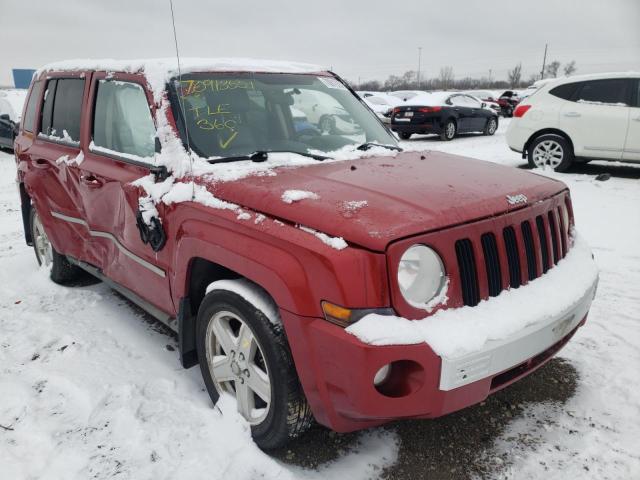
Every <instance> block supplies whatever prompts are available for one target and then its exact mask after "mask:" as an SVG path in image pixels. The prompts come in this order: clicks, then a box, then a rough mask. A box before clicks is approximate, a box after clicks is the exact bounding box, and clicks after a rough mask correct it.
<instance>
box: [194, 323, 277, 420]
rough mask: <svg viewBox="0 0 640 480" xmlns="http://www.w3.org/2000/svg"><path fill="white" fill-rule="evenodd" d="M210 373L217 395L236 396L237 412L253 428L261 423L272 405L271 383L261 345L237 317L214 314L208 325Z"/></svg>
mask: <svg viewBox="0 0 640 480" xmlns="http://www.w3.org/2000/svg"><path fill="white" fill-rule="evenodd" d="M205 346H206V353H207V363H208V365H209V372H210V373H211V377H212V379H213V382H214V384H215V387H216V390H218V393H220V394H222V392H226V393H229V394H230V395H232V396H233V397H235V399H236V402H237V406H238V412H239V413H240V414H241V415H242V416H243V417H244V418H245V419H246V420H247V421H248V422H249V423H250V424H252V425H256V424H259V423H261V422H262V421H263V420H264V419H265V418H266V417H267V415H268V413H269V407H270V405H271V381H270V377H269V370H268V368H267V365H266V361H265V357H264V355H263V352H262V349H261V348H260V344H259V343H258V340H257V339H256V337H255V335H254V334H253V331H252V330H251V328H250V327H249V325H248V324H247V323H246V322H244V321H243V320H242V318H240V317H239V316H238V315H237V314H235V313H232V312H229V311H220V312H217V313H216V314H215V315H214V316H213V317H212V318H211V319H210V320H209V324H208V325H207V333H206V343H205Z"/></svg>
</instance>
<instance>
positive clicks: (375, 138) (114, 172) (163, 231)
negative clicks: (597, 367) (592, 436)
mask: <svg viewBox="0 0 640 480" xmlns="http://www.w3.org/2000/svg"><path fill="white" fill-rule="evenodd" d="M145 72H151V73H150V74H149V75H147V74H146V73H145ZM305 93H306V94H305ZM309 93H314V94H315V95H308V94H309ZM337 107H339V108H340V109H342V110H343V111H344V112H346V114H347V115H349V117H350V118H351V119H353V122H354V123H355V124H357V126H358V127H359V128H358V130H359V131H360V132H361V133H360V134H355V135H354V134H342V133H326V132H325V134H319V133H318V132H313V131H309V130H308V129H302V130H298V129H297V128H296V127H295V125H294V116H297V117H298V118H301V117H302V116H301V115H300V113H299V112H309V111H313V110H314V109H315V110H316V111H317V112H323V111H331V110H334V109H335V108H337ZM292 108H293V110H292ZM305 116H306V114H305ZM494 117H495V116H494ZM492 118H493V117H492ZM15 143H16V152H17V155H16V162H17V169H18V176H17V179H18V187H19V192H20V198H21V205H22V210H21V211H22V218H23V221H24V227H25V239H26V242H27V243H28V244H29V245H33V248H34V251H35V256H36V259H37V262H38V263H39V264H41V265H42V266H43V267H42V268H47V269H48V270H49V274H50V277H51V279H52V280H53V281H54V282H58V283H65V282H70V281H72V280H73V279H74V278H76V276H77V275H78V274H79V273H80V272H81V271H82V270H84V271H86V272H89V273H91V274H92V275H94V276H96V277H97V278H98V279H101V280H103V281H104V282H106V283H107V284H108V285H110V286H111V287H113V288H114V289H116V290H117V291H118V292H120V293H121V294H122V295H124V296H125V297H127V298H129V299H130V300H131V301H132V302H134V303H136V304H138V305H139V306H140V307H142V308H143V309H145V310H147V311H148V312H149V313H150V314H152V315H153V316H155V317H156V318H158V319H159V320H160V321H162V322H164V323H165V324H166V325H168V327H169V328H171V329H172V330H174V331H175V332H176V333H177V336H178V345H179V355H180V360H181V362H182V364H183V366H184V367H191V366H194V365H197V364H199V365H200V370H201V372H202V375H203V378H204V384H205V387H206V389H207V392H208V393H209V395H210V397H211V400H212V401H213V403H214V404H215V403H216V402H217V401H218V399H219V397H220V396H221V395H228V396H229V398H230V399H234V400H235V402H236V404H237V409H238V412H239V414H240V415H242V416H243V417H244V418H245V419H246V421H247V423H248V424H249V425H250V428H251V432H252V435H253V438H254V439H255V441H256V443H257V444H258V445H259V446H260V447H262V448H273V447H277V446H281V445H283V444H284V443H285V442H287V441H288V440H289V439H290V438H292V437H295V436H297V435H299V434H300V433H301V432H302V431H304V430H305V428H306V427H308V426H309V424H310V422H311V421H312V419H313V418H315V419H316V420H317V421H318V422H319V423H321V424H323V425H325V426H327V427H329V428H332V429H334V430H336V431H339V432H348V431H353V430H359V429H363V428H368V427H371V426H374V425H379V424H382V423H385V422H388V421H390V420H393V419H397V418H427V417H428V418H432V417H438V416H441V415H445V414H447V413H450V412H453V411H456V410H460V409H462V408H465V407H467V406H469V405H473V404H475V403H478V402H481V401H483V400H484V399H485V398H486V397H487V396H488V395H489V394H491V393H492V392H495V391H497V390H499V389H501V388H503V387H505V386H506V385H508V384H510V383H512V382H514V381H516V380H518V379H520V378H522V377H524V376H526V375H528V374H529V373H531V372H532V371H534V370H535V369H537V368H538V367H539V366H541V365H543V364H544V363H545V362H546V361H547V360H549V358H550V357H551V356H553V355H554V354H555V353H556V352H557V351H558V350H559V349H560V348H561V347H562V346H563V345H564V344H565V343H566V342H567V341H568V340H569V338H571V336H572V335H573V334H574V332H575V331H576V330H577V328H578V327H579V326H580V325H582V324H583V323H584V321H585V319H586V315H587V311H588V310H589V306H590V304H591V299H592V297H593V293H594V291H595V288H596V280H597V279H596V277H595V276H594V275H586V273H585V272H587V271H589V266H588V265H587V263H589V262H591V263H589V265H592V270H595V266H593V261H592V258H591V252H590V251H589V249H588V248H586V250H585V248H584V247H582V246H580V247H578V246H576V245H582V244H578V243H577V240H576V243H574V242H573V241H572V238H573V237H571V238H570V232H572V231H573V223H574V222H573V214H572V210H571V203H570V195H569V190H568V189H567V187H566V185H564V184H563V183H561V182H559V181H557V180H551V179H548V178H545V177H543V176H540V175H534V174H531V173H529V172H524V171H521V170H519V169H514V168H509V167H505V166H500V165H497V164H494V163H490V162H480V161H477V160H471V159H464V158H461V157H456V156H453V155H447V154H444V153H437V152H431V153H421V152H401V151H399V150H400V149H399V148H398V146H397V144H396V140H395V138H394V137H393V135H391V134H390V133H389V131H388V130H387V129H386V128H384V126H383V125H382V124H381V123H380V121H379V120H378V119H377V118H376V117H375V115H373V114H372V113H371V111H370V110H369V109H367V108H365V106H364V105H363V104H362V102H361V100H360V99H359V98H358V97H357V96H356V95H355V94H354V93H353V92H352V91H351V90H350V89H349V88H348V86H347V85H346V84H345V83H344V82H343V81H342V80H341V79H340V78H338V77H336V76H335V75H334V74H332V73H330V72H327V71H322V69H321V68H320V67H317V66H314V65H306V64H289V63H286V62H267V61H260V62H256V63H251V61H248V60H235V61H234V60H230V59H222V60H220V61H216V60H207V61H204V60H202V59H196V60H190V59H182V62H181V74H179V73H178V69H177V67H176V66H175V65H174V64H172V63H168V62H167V61H166V60H165V61H153V60H148V61H127V62H117V61H113V60H105V61H99V60H91V61H86V62H85V63H83V62H79V61H74V62H62V63H59V64H52V65H49V66H47V67H44V68H42V69H40V70H39V71H38V72H36V75H35V77H34V81H33V83H32V85H31V88H30V94H29V98H28V101H27V106H26V109H25V114H24V119H23V122H22V123H21V128H20V133H19V135H18V137H17V138H16V142H15ZM336 151H337V152H338V153H337V154H336V153H335V152H336ZM332 152H333V153H332ZM340 152H345V153H344V154H340ZM331 154H333V155H336V156H335V157H329V155H331ZM340 155H342V156H340ZM427 156H428V161H425V160H426V159H427ZM194 178H195V181H194ZM565 259H566V260H565ZM575 269H578V271H579V272H580V274H579V275H578V274H577V273H575ZM549 271H551V272H557V273H555V275H556V277H552V276H546V278H545V274H546V273H547V272H549ZM567 275H570V276H571V278H577V277H579V279H580V282H577V281H576V282H571V284H570V285H562V286H561V287H562V288H563V289H564V288H565V287H566V289H565V290H563V292H564V293H563V295H561V296H558V295H556V296H554V302H553V311H552V312H546V311H543V310H540V309H539V307H540V305H541V302H540V295H541V293H540V292H541V290H540V289H541V288H543V291H544V285H548V282H549V281H551V282H552V281H553V278H560V279H562V278H565V277H566V276H567ZM557 276H559V277H557ZM539 277H540V278H539ZM534 280H535V281H534ZM552 287H553V285H552ZM558 288H560V287H558ZM508 290H511V291H510V292H507V291H508ZM516 290H517V293H518V295H517V296H515V297H514V296H513V292H514V291H516ZM554 291H557V289H554ZM499 295H503V296H504V298H502V297H501V298H500V299H499V300H498V299H494V298H493V297H496V296H499ZM481 300H482V302H481ZM542 303H543V304H544V305H546V303H545V302H542ZM464 306H466V307H467V308H461V307H464ZM85 308H86V309H87V312H88V314H90V312H91V305H85ZM487 308H489V309H490V312H491V314H490V315H489V317H490V322H488V323H486V322H484V323H483V322H482V321H480V320H479V319H478V318H477V317H476V314H478V313H480V312H485V313H484V315H485V316H486V315H487V313H486V309H487ZM545 308H546V307H545ZM465 312H467V313H465ZM448 313H449V314H453V315H468V316H467V317H466V318H468V320H469V321H468V322H467V323H466V324H465V325H466V326H465V327H456V328H464V335H461V336H460V335H454V331H453V330H455V328H454V329H452V332H451V337H452V339H453V340H456V341H457V340H459V339H460V338H463V339H464V338H473V339H474V343H473V345H472V346H469V347H467V348H466V349H463V350H459V349H456V350H453V351H450V352H448V353H447V354H446V355H445V354H444V353H441V352H442V351H441V350H440V348H441V346H442V341H441V342H440V343H439V345H440V347H437V346H436V344H435V343H434V342H433V341H427V340H424V339H423V340H419V341H417V342H415V341H408V342H407V341H404V342H403V341H399V342H397V343H394V344H392V345H385V346H377V345H376V344H375V342H368V341H365V340H362V339H361V338H360V336H359V334H358V333H357V332H355V331H354V330H353V328H355V327H358V326H359V325H360V326H363V325H365V326H366V325H367V323H366V322H369V321H379V320H381V321H382V324H381V325H380V326H379V328H377V329H374V330H375V331H378V332H381V333H383V334H384V333H385V332H388V333H397V332H399V331H406V330H403V329H402V328H401V329H400V330H398V329H397V328H395V326H396V325H398V322H401V323H402V322H406V323H408V324H410V326H412V327H411V328H413V326H417V325H423V326H424V328H425V330H424V331H425V332H428V331H429V328H430V327H429V323H428V320H429V319H427V320H424V322H423V323H420V322H413V321H410V320H407V319H414V320H417V319H422V318H425V317H429V316H430V315H436V314H443V315H446V314H448ZM443 320H445V321H446V317H445V318H443ZM33 321H37V319H33ZM98 321H99V320H98ZM385 324H386V326H385ZM454 324H455V325H459V322H458V321H455V322H454ZM497 325H503V327H505V328H502V329H498V330H496V326H497ZM26 328H28V326H27V327H26ZM486 328H490V329H491V330H490V332H489V331H485V330H483V329H486ZM498 331H499V332H500V335H499V336H498V337H496V332H498ZM483 332H484V333H483ZM483 335H484V336H488V337H487V340H486V341H479V339H480V338H481V337H482V336H483ZM446 337H447V338H448V335H447V336H446ZM447 341H449V340H447ZM438 352H440V353H438ZM123 361H124V360H123Z"/></svg>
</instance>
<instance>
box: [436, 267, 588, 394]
mask: <svg viewBox="0 0 640 480" xmlns="http://www.w3.org/2000/svg"><path fill="white" fill-rule="evenodd" d="M597 284H598V280H597V279H596V280H595V281H594V283H593V284H592V285H591V287H590V288H589V289H588V290H587V291H586V292H585V294H584V295H583V296H582V297H581V298H580V299H578V300H577V301H576V302H574V303H573V304H572V305H571V306H569V307H568V308H567V309H566V310H564V311H563V312H561V313H560V314H558V315H557V316H554V317H552V318H551V319H550V320H549V321H548V322H546V323H543V324H534V325H530V326H529V327H526V328H524V329H522V330H520V331H519V332H518V333H517V334H514V335H512V336H510V337H509V338H506V339H503V340H491V341H488V342H487V343H486V344H485V345H484V346H483V348H482V349H481V350H479V351H476V352H474V353H470V354H467V355H462V356H459V357H442V368H441V370H440V390H444V391H447V390H453V389H454V388H458V387H462V386H464V385H467V384H469V383H473V382H475V381H477V380H481V379H483V378H486V377H489V376H492V375H495V374H498V373H500V372H504V371H505V370H509V369H510V368H513V367H515V366H517V365H519V364H521V363H522V362H524V361H526V360H528V359H530V358H532V357H535V356H536V355H537V354H539V353H541V352H544V351H545V350H546V349H548V348H549V347H551V346H552V345H554V344H556V343H558V342H559V341H560V340H562V338H564V337H565V336H566V335H567V334H568V333H570V332H571V331H573V330H574V329H575V328H576V327H577V325H578V324H579V323H580V322H581V321H582V319H583V318H584V317H585V315H586V314H587V312H588V311H589V307H590V306H591V301H592V300H593V297H594V295H595V292H596V288H597Z"/></svg>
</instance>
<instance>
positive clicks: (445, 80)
mask: <svg viewBox="0 0 640 480" xmlns="http://www.w3.org/2000/svg"><path fill="white" fill-rule="evenodd" d="M454 78H455V77H454V75H453V67H442V68H441V69H440V88H442V89H444V90H448V89H449V88H451V87H452V86H453V81H454Z"/></svg>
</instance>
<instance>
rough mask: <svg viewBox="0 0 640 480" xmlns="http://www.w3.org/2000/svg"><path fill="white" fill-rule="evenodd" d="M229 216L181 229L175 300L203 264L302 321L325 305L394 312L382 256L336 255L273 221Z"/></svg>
mask: <svg viewBox="0 0 640 480" xmlns="http://www.w3.org/2000/svg"><path fill="white" fill-rule="evenodd" d="M225 213H226V215H224V217H227V216H231V219H227V218H221V217H222V215H221V216H215V217H213V218H212V216H211V215H209V218H207V219H204V218H202V219H197V218H194V217H193V216H191V219H189V220H185V221H184V222H182V223H181V224H180V227H179V229H178V231H177V235H176V248H175V252H174V260H173V262H174V268H173V272H174V274H173V277H174V278H173V279H172V282H171V284H172V290H173V292H172V293H173V298H174V299H180V298H183V297H185V296H187V295H188V292H189V284H188V283H189V265H190V264H191V262H192V260H193V259H195V258H203V259H205V260H208V261H210V262H213V263H216V264H218V265H221V266H223V267H225V268H228V269H230V270H232V271H234V272H236V273H237V274H239V275H242V276H243V277H245V278H248V279H249V280H251V281H253V282H254V283H256V284H258V285H260V286H261V287H262V288H264V289H265V290H266V291H267V292H268V293H269V294H270V295H271V296H272V298H273V299H274V300H275V302H276V303H277V304H278V306H279V307H280V308H281V309H285V310H288V311H290V312H293V313H296V314H298V315H302V316H310V317H319V316H322V311H321V306H320V303H321V301H322V300H329V301H331V302H333V303H337V304H340V305H343V306H346V307H353V308H358V307H368V308H377V307H387V306H389V304H390V300H389V291H388V286H387V272H386V261H385V256H384V255H383V254H379V253H373V252H370V251H368V250H364V249H361V248H358V247H355V246H349V247H347V248H345V249H343V250H336V249H334V248H332V247H330V246H328V245H326V244H324V243H323V242H322V241H321V240H320V239H318V238H317V237H316V236H314V235H313V234H311V233H307V232H305V231H302V230H300V229H299V228H297V227H296V226H294V225H290V224H284V223H282V222H280V221H278V220H274V219H269V218H267V219H265V220H263V221H261V222H259V223H256V222H254V220H253V217H252V218H251V219H249V220H237V219H235V214H231V212H225ZM229 214H231V215H229ZM194 313H195V312H194Z"/></svg>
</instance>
